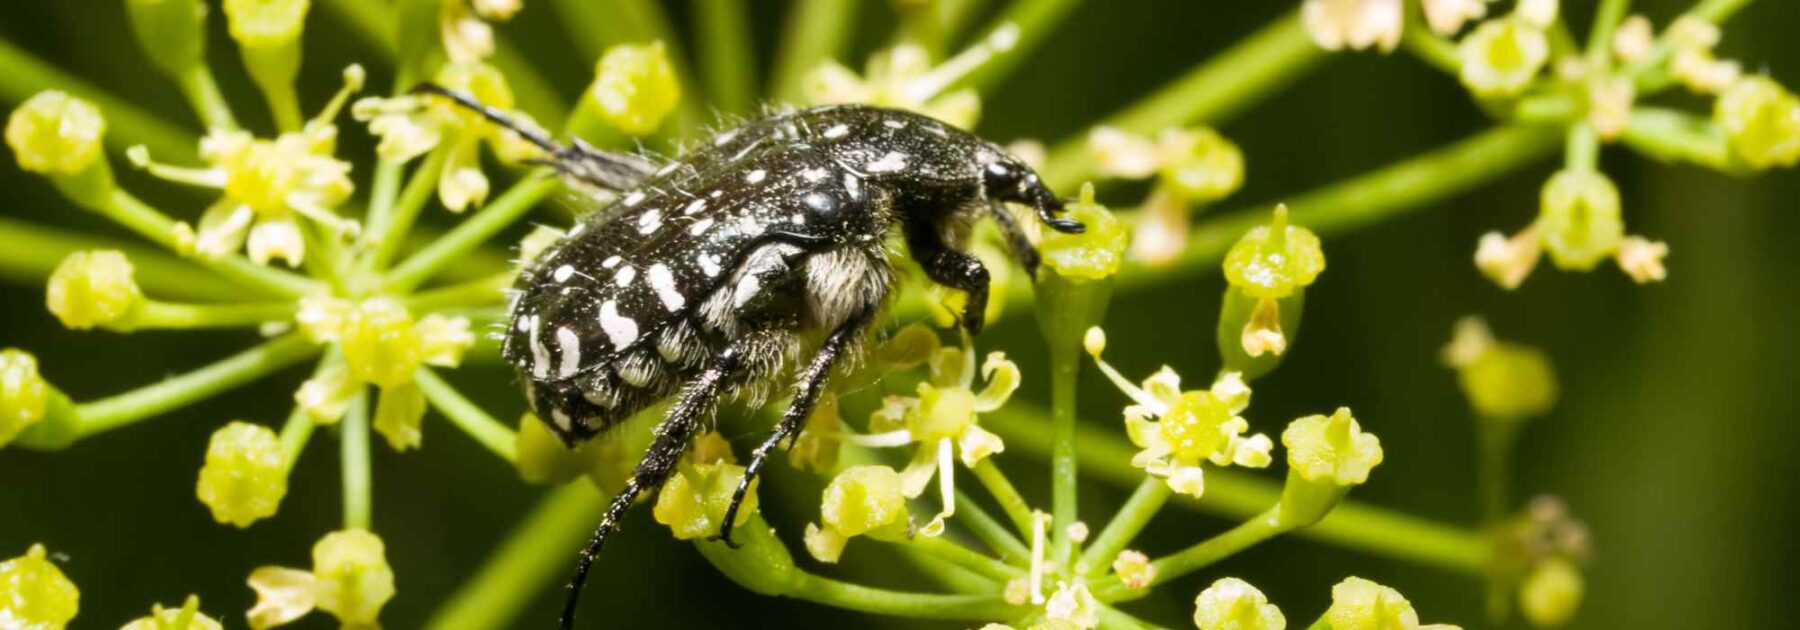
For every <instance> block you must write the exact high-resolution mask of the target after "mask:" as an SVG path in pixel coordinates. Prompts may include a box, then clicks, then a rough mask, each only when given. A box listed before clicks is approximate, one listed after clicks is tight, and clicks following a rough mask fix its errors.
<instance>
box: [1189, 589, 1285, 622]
mask: <svg viewBox="0 0 1800 630" xmlns="http://www.w3.org/2000/svg"><path fill="white" fill-rule="evenodd" d="M1194 627H1196V628H1199V629H1200V630H1282V629H1283V628H1286V627H1287V617H1284V616H1282V614H1281V609H1280V608H1276V607H1275V605H1274V604H1271V603H1269V598H1268V597H1267V596H1265V595H1263V593H1262V591H1259V590H1257V589H1256V587H1254V586H1251V585H1250V583H1249V582H1245V581H1243V580H1240V579H1237V578H1223V579H1220V580H1218V581H1216V582H1213V583H1212V586H1208V587H1206V590H1204V591H1200V595H1199V596H1198V597H1195V598H1194Z"/></svg>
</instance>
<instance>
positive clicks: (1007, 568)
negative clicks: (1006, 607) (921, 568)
mask: <svg viewBox="0 0 1800 630" xmlns="http://www.w3.org/2000/svg"><path fill="white" fill-rule="evenodd" d="M896 544H898V545H900V546H902V547H904V548H907V549H912V550H916V551H918V552H920V553H923V554H926V555H928V556H931V557H932V558H934V559H936V560H937V562H940V563H948V564H950V565H952V566H955V567H959V568H962V569H966V570H968V571H970V572H973V573H975V574H977V575H981V576H984V577H987V578H990V579H994V580H1000V581H1002V582H1004V581H1006V580H1010V579H1013V578H1017V577H1024V575H1025V569H1022V568H1019V567H1015V566H1012V565H1009V564H1006V563H1004V562H1001V561H999V560H995V559H993V558H990V557H987V556H984V555H982V554H980V553H978V552H976V551H974V550H972V549H969V548H968V547H964V546H962V545H959V544H956V543H954V542H951V541H949V540H945V539H944V538H943V537H942V536H937V537H933V536H913V537H912V539H910V540H905V541H901V542H898V543H896Z"/></svg>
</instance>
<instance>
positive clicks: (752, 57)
mask: <svg viewBox="0 0 1800 630" xmlns="http://www.w3.org/2000/svg"><path fill="white" fill-rule="evenodd" d="M693 11H694V21H695V23H696V24H695V31H696V36H695V46H696V47H697V48H699V54H700V73H701V78H702V79H703V80H705V82H706V92H707V95H708V96H711V97H712V104H713V106H715V107H718V108H719V109H720V110H721V111H724V112H729V113H736V114H745V113H749V112H750V108H751V107H754V106H755V105H756V87H755V86H756V52H755V48H754V47H753V46H751V43H750V17H749V15H748V13H747V10H746V9H745V8H744V0H693Z"/></svg>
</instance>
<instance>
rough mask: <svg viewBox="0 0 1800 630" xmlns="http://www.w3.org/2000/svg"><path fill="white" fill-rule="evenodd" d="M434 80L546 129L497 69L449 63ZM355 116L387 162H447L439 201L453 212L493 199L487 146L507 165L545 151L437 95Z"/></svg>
mask: <svg viewBox="0 0 1800 630" xmlns="http://www.w3.org/2000/svg"><path fill="white" fill-rule="evenodd" d="M477 22H478V23H479V20H477ZM483 24H485V23H483ZM434 79H435V80H436V82H437V83H438V85H442V86H444V87H445V88H447V89H449V90H452V91H455V92H459V93H462V94H467V95H469V96H470V97H471V98H474V99H475V100H477V101H479V102H481V104H483V105H486V106H488V107H492V108H494V109H498V110H500V111H502V112H505V113H506V115H507V117H509V118H511V119H512V120H513V122H515V123H518V124H519V125H520V126H523V127H525V128H528V129H537V130H540V131H541V129H539V128H538V125H537V122H536V121H534V120H532V119H531V117H530V116H528V115H526V114H525V113H524V112H522V111H519V110H517V109H515V108H514V103H513V93H512V88H511V87H510V86H508V85H507V83H506V76H505V75H503V74H501V73H500V71H499V70H498V69H496V68H494V67H493V66H491V65H488V64H486V63H483V62H481V61H473V60H472V61H465V62H460V63H451V64H445V65H444V66H443V67H442V68H440V69H439V70H438V72H437V76H436V77H434ZM350 115H351V116H352V117H354V118H355V119H356V120H358V121H361V122H364V123H367V124H368V126H369V133H372V134H374V135H375V136H376V137H378V138H380V139H381V141H380V143H379V144H377V145H376V147H375V153H376V154H377V155H380V156H381V157H383V158H387V159H390V160H398V161H408V160H412V159H413V158H417V157H419V156H421V155H425V154H427V153H431V154H433V158H432V159H434V160H439V159H441V160H442V163H441V165H440V166H438V167H437V168H438V169H439V170H438V172H437V175H436V177H437V193H438V201H439V202H441V203H443V205H444V208H446V209H448V210H450V211H451V212H462V211H464V210H466V209H468V208H470V207H479V206H481V204H483V203H485V202H486V201H487V197H488V193H489V190H490V185H489V183H488V179H487V175H486V174H484V173H483V171H482V169H481V147H482V146H484V145H485V146H487V147H488V148H489V150H491V151H492V152H493V153H494V157H496V158H498V159H499V160H500V161H501V162H502V163H506V164H517V163H520V162H523V161H525V160H526V159H529V158H533V157H537V156H539V155H540V154H541V153H542V150H541V149H539V148H538V147H537V146H535V145H532V144H531V143H530V142H529V141H526V140H524V139H523V138H521V137H519V136H518V135H517V134H514V133H513V132H512V131H511V130H508V129H505V128H502V127H500V126H498V125H494V124H490V123H488V122H487V120H486V119H484V118H482V116H481V115H480V114H479V113H476V112H472V111H469V110H468V109H467V108H464V107H461V106H459V105H456V104H454V103H452V102H450V101H449V100H448V99H443V98H438V97H434V96H421V95H402V96H395V97H391V98H384V97H369V98H364V99H361V100H358V101H357V102H356V103H355V104H353V105H351V106H350Z"/></svg>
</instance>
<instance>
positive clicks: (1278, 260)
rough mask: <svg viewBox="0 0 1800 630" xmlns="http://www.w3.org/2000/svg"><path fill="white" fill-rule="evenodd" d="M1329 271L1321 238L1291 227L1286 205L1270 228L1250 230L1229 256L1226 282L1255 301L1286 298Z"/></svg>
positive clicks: (1266, 226) (1296, 227)
mask: <svg viewBox="0 0 1800 630" xmlns="http://www.w3.org/2000/svg"><path fill="white" fill-rule="evenodd" d="M1323 271H1325V252H1324V250H1323V249H1322V248H1320V247H1319V237H1318V236H1317V235H1315V234H1313V233H1312V230H1308V229H1306V228H1304V227H1300V226H1298V225H1289V224H1288V210H1287V206H1286V205H1278V206H1276V207H1275V211H1274V215H1273V219H1272V220H1271V221H1270V222H1269V224H1268V225H1259V226H1256V227H1254V228H1250V231H1249V232H1246V233H1244V236H1243V237H1242V238H1239V239H1238V241H1237V244H1235V245H1232V246H1231V251H1229V252H1227V253H1226V254H1225V280H1226V281H1227V282H1229V283H1230V284H1231V286H1232V287H1235V288H1237V289H1240V290H1242V291H1244V292H1245V293H1246V294H1249V295H1250V296H1251V297H1254V298H1258V299H1261V298H1276V299H1279V298H1284V297H1287V296H1289V295H1293V294H1294V291H1296V290H1298V289H1302V288H1305V287H1306V286H1307V285H1310V284H1312V283H1313V281H1314V280H1315V279H1317V278H1318V277H1319V274H1320V273H1321V272H1323Z"/></svg>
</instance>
